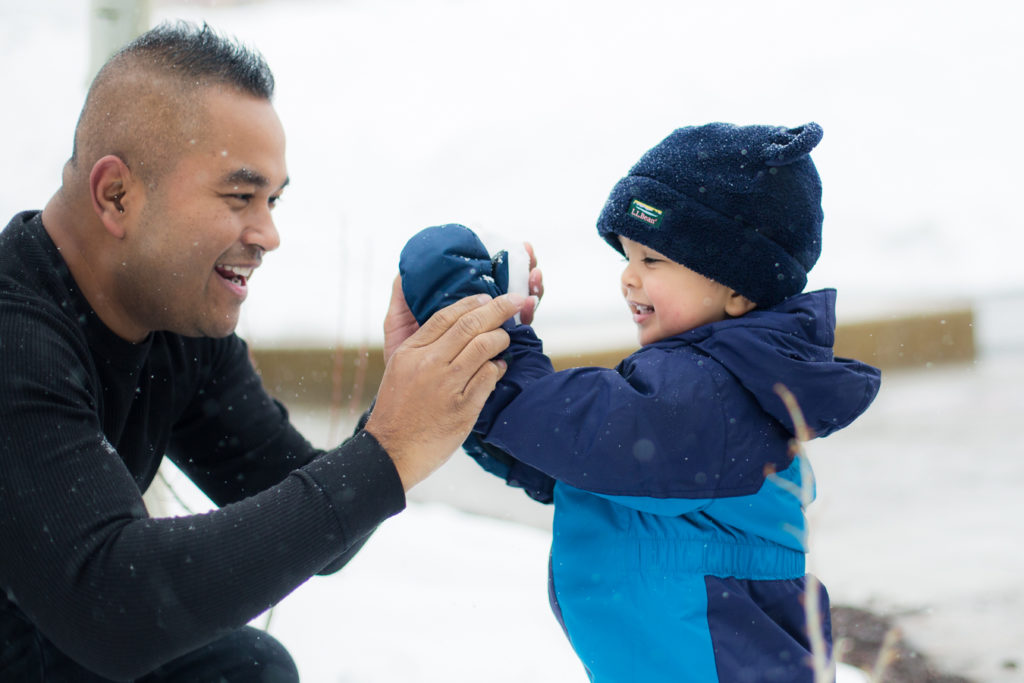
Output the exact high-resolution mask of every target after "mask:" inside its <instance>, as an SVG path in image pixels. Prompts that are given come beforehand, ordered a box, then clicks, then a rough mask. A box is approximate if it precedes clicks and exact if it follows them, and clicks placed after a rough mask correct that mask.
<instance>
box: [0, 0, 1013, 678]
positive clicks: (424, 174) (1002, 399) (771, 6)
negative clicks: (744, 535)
mask: <svg viewBox="0 0 1024 683" xmlns="http://www.w3.org/2000/svg"><path fill="white" fill-rule="evenodd" d="M87 7H88V3H86V2H84V0H49V1H48V2H29V1H28V0H0V63H2V65H3V68H2V69H0V130H3V131H4V132H5V139H4V152H5V161H4V163H3V164H0V215H3V216H4V220H6V217H7V216H9V215H11V214H13V213H14V212H15V211H18V210H21V209H27V208H41V207H42V205H43V204H44V203H45V202H46V200H47V198H48V197H49V195H50V194H51V193H52V191H53V190H54V189H55V188H56V186H57V183H58V181H59V172H60V167H61V165H62V164H63V162H64V160H65V159H66V157H67V155H68V153H69V151H70V143H71V131H72V127H73V125H74V122H75V119H76V117H77V114H78V111H79V108H80V106H81V101H82V97H83V95H84V89H85V85H86V82H87V80H88V74H87V73H86V68H85V62H86V55H87V54H88V45H87V35H88V34H87V30H86V26H87V17H86V9H87ZM625 7H626V4H625V3H614V2H607V1H605V0H520V1H517V2H512V1H511V0H474V1H473V2H470V1H468V0H432V1H431V2H426V1H425V0H347V1H346V2H334V1H329V0H319V1H314V0H291V1H289V2H283V1H281V0H266V1H265V2H222V3H217V2H191V3H189V2H156V3H155V10H154V17H153V18H154V20H159V19H166V18H175V17H182V18H187V19H207V20H208V21H209V22H210V23H211V24H212V25H214V26H215V27H217V28H220V29H223V30H225V31H227V32H229V33H233V34H235V35H238V36H239V37H241V38H242V39H243V40H245V41H247V42H249V43H252V44H254V45H256V46H258V47H259V48H260V49H261V50H262V51H263V52H264V53H265V54H266V55H267V57H268V59H269V60H270V62H271V65H272V66H273V67H274V69H275V72H276V75H277V77H278V82H279V89H278V95H277V106H278V110H279V112H280V114H281V117H282V120H283V122H284V124H285V126H286V129H287V130H288V133H289V171H290V174H291V178H292V181H293V182H292V186H291V187H290V188H289V190H288V193H287V194H286V197H285V199H284V201H283V203H282V204H281V206H280V207H279V209H278V213H277V216H278V226H279V228H280V229H281V232H282V238H283V243H284V245H285V246H284V247H283V248H282V249H281V250H280V251H279V252H278V253H275V254H273V255H271V256H270V257H268V259H267V262H266V265H265V267H264V268H263V269H261V271H260V272H259V273H258V275H257V277H256V279H255V280H254V283H253V287H252V295H251V297H250V301H249V302H248V303H247V306H246V309H247V310H246V313H245V318H244V319H243V324H242V327H241V329H240V331H241V332H243V333H244V334H245V335H246V336H247V337H248V338H249V339H250V341H251V342H252V343H253V344H254V345H265V346H268V345H286V344H296V343H301V344H310V345H323V344H324V343H325V342H326V343H334V342H336V341H339V340H340V341H345V342H362V341H366V340H370V341H373V340H375V339H376V338H377V337H378V335H379V332H378V330H379V325H380V319H381V315H382V313H383V309H384V305H385V301H386V296H387V292H388V283H389V281H390V278H391V276H392V274H393V273H394V270H395V260H396V258H397V254H398V251H399V249H400V247H401V244H402V243H403V242H404V241H405V239H406V238H407V237H408V236H409V235H410V234H412V233H413V232H415V231H416V230H418V229H419V228H421V227H423V226H425V225H430V224H434V223H439V222H446V221H452V220H457V221H461V222H465V223H467V224H470V225H472V226H474V227H476V228H478V229H480V230H482V231H483V232H485V233H487V232H490V233H495V234H498V235H502V236H505V237H508V236H515V237H517V238H519V237H521V238H525V239H530V240H531V241H533V242H534V243H535V245H536V246H537V249H538V252H539V254H540V255H541V259H542V264H543V265H544V267H545V281H546V284H547V286H548V293H547V295H546V296H545V301H544V306H543V307H542V309H541V314H542V320H544V321H546V324H547V325H548V328H547V330H542V334H543V336H544V337H545V340H546V341H547V342H548V344H549V347H550V348H551V349H552V350H554V351H559V352H564V351H566V350H569V349H573V348H578V347H579V346H580V345H581V344H588V345H591V346H593V345H595V343H597V342H600V343H608V344H612V345H614V346H616V347H618V346H620V345H621V344H622V343H623V342H624V341H625V342H628V341H629V340H630V339H631V338H632V331H631V330H630V329H629V327H628V325H622V324H619V323H621V322H622V313H621V310H622V306H621V303H620V302H619V298H618V295H617V291H616V284H615V283H616V277H617V271H618V267H619V264H618V262H617V259H616V256H615V254H614V253H613V252H612V250H610V249H608V248H607V247H606V246H605V245H603V244H602V243H601V242H600V241H599V240H598V239H597V238H596V237H595V236H594V234H593V223H594V219H595V217H596V216H597V213H598V211H599V210H600V207H601V204H602V203H603V201H604V197H605V196H606V194H607V192H608V190H609V189H610V187H611V186H612V184H613V183H614V182H615V181H616V180H617V179H618V177H619V176H620V175H621V174H622V173H623V172H624V171H625V170H626V169H627V168H628V167H629V165H630V164H632V163H633V162H634V161H635V160H636V158H637V157H638V156H639V155H640V153H642V152H643V151H644V150H645V149H646V148H647V147H649V146H650V145H651V144H654V143H655V142H657V141H658V140H659V139H660V138H661V137H663V136H664V135H665V134H666V133H668V132H669V131H670V130H671V129H672V128H674V127H675V126H678V125H684V124H688V123H701V122H704V121H709V120H725V121H735V122H738V123H753V122H758V123H762V122H763V123H784V124H790V125H797V124H800V123H803V122H804V121H807V120H816V121H818V122H819V123H821V124H822V125H823V127H824V129H825V139H824V141H823V142H822V145H821V146H820V148H819V149H818V150H816V151H815V159H816V162H817V164H818V167H819V169H820V170H821V173H822V176H823V179H824V185H825V202H824V203H825V211H826V234H825V253H824V255H823V257H822V260H821V261H820V262H819V264H818V266H817V267H816V269H815V271H814V272H813V273H812V283H811V286H832V285H835V286H838V287H839V289H840V300H839V304H840V316H841V318H842V317H846V318H850V317H871V316H877V315H886V314H888V312H889V311H892V310H900V311H906V310H908V309H912V308H913V307H914V306H917V305H921V304H922V303H923V305H927V306H929V307H935V306H936V305H938V306H941V305H942V304H943V303H944V302H949V301H955V302H956V303H960V302H962V301H966V302H967V303H969V304H972V305H975V306H976V307H977V308H978V310H979V314H980V316H981V317H980V318H979V326H978V329H977V332H978V336H979V339H980V340H981V342H982V343H983V348H984V350H985V354H984V355H983V357H982V358H981V360H980V361H979V362H978V363H977V364H975V365H971V366H960V367H936V368H931V369H922V370H916V371H906V372H901V373H889V374H888V375H887V376H886V377H885V380H884V386H883V390H882V393H881V395H880V396H879V399H878V401H877V402H876V404H875V406H873V407H872V409H871V410H870V411H869V412H868V413H867V414H866V415H865V417H864V418H863V419H862V420H860V421H859V422H857V423H856V424H855V425H854V426H853V427H851V428H850V429H849V430H847V431H845V432H841V433H839V434H837V435H835V436H833V437H831V438H829V439H827V440H823V441H821V442H820V443H813V444H811V446H810V447H809V449H808V450H809V452H810V455H811V457H812V459H813V461H814V464H815V469H816V471H817V474H818V478H819V493H820V498H819V501H818V502H817V503H815V505H814V507H813V508H812V511H813V515H812V517H813V523H814V536H813V552H812V555H811V565H812V568H813V570H814V571H816V572H817V573H818V574H819V575H820V576H821V577H822V579H823V580H824V581H825V583H826V584H827V585H828V587H829V589H830V590H831V592H832V595H833V598H834V600H835V601H836V602H838V603H847V604H854V605H863V606H866V607H869V608H871V609H874V610H876V611H880V612H883V613H890V614H894V615H897V617H898V621H899V623H900V625H901V626H903V627H904V628H905V629H906V631H907V633H908V635H909V636H910V637H911V638H912V639H914V640H916V641H917V642H918V643H919V644H920V645H921V646H922V647H923V649H924V650H925V651H926V652H927V653H928V654H929V655H931V656H934V657H936V658H937V659H938V660H939V661H940V662H941V663H942V664H943V665H944V666H945V667H946V668H948V669H951V670H955V671H959V672H961V673H964V674H968V675H971V676H973V677H975V678H976V679H978V680H979V681H984V682H986V683H987V682H991V683H1017V682H1021V681H1024V626H1021V623H1022V622H1021V619H1020V616H1019V615H1020V613H1021V607H1022V605H1021V602H1022V600H1024V597H1022V590H1021V589H1022V581H1021V576H1024V548H1022V546H1021V543H1020V539H1021V538H1022V531H1024V522H1022V519H1024V502H1022V501H1024V498H1022V496H1021V495H1020V492H1021V491H1022V490H1024V457H1022V456H1024V445H1022V441H1024V440H1022V439H1021V437H1020V432H1021V428H1020V424H1019V423H1020V416H1021V415H1022V414H1024V392H1022V391H1021V390H1020V387H1021V384H1022V382H1024V322H1022V321H1024V307H1022V305H1021V303H1020V297H1021V292H1024V269H1021V268H1020V263H1019V258H1020V257H1019V253H1020V250H1021V246H1024V237H1022V236H1024V230H1021V227H1022V226H1021V220H1020V212H1019V209H1018V206H1017V202H1018V200H1017V196H1018V194H1019V184H1020V170H1019V160H1020V159H1021V157H1022V156H1024V147H1022V146H1024V138H1022V137H1021V136H1019V135H1014V134H1012V133H1013V131H1015V130H1017V128H1018V127H1019V122H1020V120H1022V119H1024V106H1022V104H1021V97H1022V95H1021V90H1020V88H1019V87H1015V86H1012V83H1019V82H1021V80H1024V78H1022V77H1024V74H1022V71H1024V42H1022V41H1020V40H1019V35H1018V34H1019V28H1020V25H1021V19H1022V17H1024V6H1022V5H1020V4H1019V3H1009V2H1003V1H1000V0H979V1H977V2H974V3H972V4H971V8H970V12H964V11H963V9H962V8H961V7H959V6H958V5H955V4H946V5H942V4H936V3H933V2H928V1H927V0H907V1H901V2H895V3H893V2H890V1H887V0H864V1H863V2H858V3H854V4H852V5H851V4H848V3H821V2H816V1H812V0H786V1H784V2H781V3H764V2H760V1H758V0H740V1H739V2H735V3H728V4H723V3H696V2H687V1H684V0H636V1H635V2H632V3H629V5H628V7H629V9H628V10H627V9H625ZM307 302H311V303H308V305H307ZM610 321H614V322H615V324H612V325H609V322H610ZM866 360H870V359H866ZM298 417H299V418H300V419H301V420H302V421H303V422H304V423H305V424H307V425H308V427H309V430H310V436H311V437H312V438H314V439H317V438H323V436H322V435H323V434H325V433H326V431H325V430H326V428H325V427H324V425H323V419H322V417H321V416H319V415H316V414H312V413H310V414H303V415H298ZM466 510H471V511H475V512H480V513H485V514H486V515H489V516H487V517H485V516H481V515H478V514H470V513H468V512H466ZM494 517H499V518H502V519H495V518H494ZM548 519H549V514H548V512H547V511H545V510H544V508H542V507H540V506H534V505H532V504H531V503H530V502H529V501H527V500H525V499H524V498H521V497H520V496H519V494H517V493H516V492H513V491H507V490H505V489H504V488H502V487H501V486H500V485H499V484H497V483H496V482H494V481H493V480H491V479H489V478H487V477H485V476H484V475H482V474H481V473H479V472H476V471H475V470H474V469H473V468H471V467H469V466H468V465H467V463H465V462H464V461H462V460H461V459H458V460H454V461H453V462H451V463H450V464H449V465H447V466H446V467H445V468H444V469H442V471H441V472H440V473H438V475H437V476H436V477H435V478H432V479H431V480H429V481H428V482H425V483H424V484H423V485H421V486H420V487H419V488H418V489H417V490H416V491H415V496H414V502H413V504H412V505H411V507H410V509H409V510H408V511H406V512H405V513H403V514H402V515H400V516H399V517H397V518H396V519H394V520H391V521H390V522H389V523H388V524H386V525H385V526H384V527H383V528H382V529H381V530H380V533H379V534H378V535H377V537H376V538H374V539H373V540H372V542H371V543H370V544H369V545H368V547H367V548H366V549H365V551H364V552H363V553H362V554H361V555H360V556H359V557H358V558H357V559H356V560H355V561H354V562H353V563H352V565H351V566H350V567H348V568H347V569H346V570H345V571H344V572H342V573H341V574H339V575H336V576H334V577H330V578H324V579H315V580H313V581H311V582H309V583H308V584H307V585H305V586H303V587H302V588H301V589H300V590H298V591H297V592H296V593H295V594H294V595H292V596H291V597H289V598H288V599H287V600H286V601H285V602H284V603H283V604H282V605H281V606H280V607H279V608H278V609H277V610H275V612H274V615H273V620H272V623H271V630H272V631H273V632H274V633H275V634H277V635H278V636H279V637H280V638H281V639H282V640H284V641H285V643H286V644H287V645H288V647H289V648H290V649H291V650H292V651H293V652H294V653H295V654H296V656H297V657H298V660H299V663H300V666H301V668H302V671H303V673H304V675H305V678H306V680H309V681H312V682H314V683H319V682H320V681H334V682H340V681H393V680H416V681H455V682H457V681H478V680H488V681H499V682H500V681H517V682H518V681H523V680H536V681H538V682H543V681H551V682H555V681H559V682H561V681H574V680H582V675H581V673H580V669H579V667H578V665H577V664H576V661H575V659H574V657H573V656H572V653H571V652H570V650H569V649H568V647H567V645H566V643H565V640H564V638H563V636H562V635H561V633H560V631H559V630H558V627H557V626H556V624H555V621H554V619H553V618H552V617H551V616H550V614H549V612H548V607H547V603H546V596H545V583H544V582H545V571H546V554H547V545H548V540H547V534H546V532H545V529H544V527H545V524H546V523H547V520H548ZM523 653H529V656H528V657H527V656H525V655H524V654H523Z"/></svg>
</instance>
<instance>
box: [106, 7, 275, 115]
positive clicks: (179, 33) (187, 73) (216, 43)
mask: <svg viewBox="0 0 1024 683" xmlns="http://www.w3.org/2000/svg"><path fill="white" fill-rule="evenodd" d="M126 56H134V57H136V58H138V57H143V58H145V59H149V60H151V63H152V65H153V66H155V67H158V68H162V69H164V70H172V69H173V70H180V73H181V75H182V77H183V78H187V79H195V80H196V81H197V82H199V83H207V84H209V83H224V84H228V85H233V86H235V87H236V88H238V89H239V90H242V91H243V92H247V93H250V94H252V95H255V96H257V97H261V98H264V99H267V100H269V99H271V98H272V97H273V95H274V74H273V73H272V72H271V71H270V67H269V66H268V65H267V62H266V60H265V59H264V58H263V55H261V54H260V53H259V52H258V51H256V50H254V49H251V48H249V47H246V46H245V45H243V44H241V43H239V42H238V41H236V40H233V39H230V38H226V37H224V36H221V35H219V34H218V33H217V32H216V31H214V30H213V29H212V28H211V27H210V26H209V25H208V24H206V23H204V24H203V25H202V26H197V25H196V24H192V23H190V22H186V21H177V22H165V23H162V24H160V25H158V26H156V27H155V28H153V29H150V30H149V31H147V32H146V33H143V34H142V35H141V36H139V37H138V38H136V39H135V40H133V41H132V42H131V43H129V44H128V45H126V46H125V47H123V48H122V49H121V50H120V51H119V52H118V53H117V55H115V56H114V57H113V58H112V61H114V60H117V59H119V58H122V57H126Z"/></svg>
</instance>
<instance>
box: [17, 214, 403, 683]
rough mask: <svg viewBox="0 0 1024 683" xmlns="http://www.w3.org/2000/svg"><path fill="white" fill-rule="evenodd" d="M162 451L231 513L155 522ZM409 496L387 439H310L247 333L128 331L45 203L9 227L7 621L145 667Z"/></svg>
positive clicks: (121, 670)
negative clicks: (74, 271) (143, 334)
mask: <svg viewBox="0 0 1024 683" xmlns="http://www.w3.org/2000/svg"><path fill="white" fill-rule="evenodd" d="M164 455H166V456H168V457H169V458H171V460H173V461H174V463H175V464H176V465H178V466H179V467H180V468H181V469H182V470H183V471H184V472H185V473H186V474H187V475H188V476H189V477H190V478H191V479H192V480H193V481H194V482H195V483H196V484H197V485H198V486H199V488H200V489H202V490H203V491H204V492H205V493H206V494H207V495H208V496H209V497H210V498H211V500H213V501H214V502H215V503H216V504H217V505H218V506H219V508H218V509H216V510H214V511H211V512H209V513H205V514H197V515H190V516H186V517H176V518H166V519H157V518H152V517H150V516H149V515H148V513H147V511H146V508H145V506H144V504H143V500H142V492H144V491H145V490H146V488H147V487H148V486H149V484H150V483H151V482H152V480H153V478H154V477H155V475H156V471H157V468H158V467H159V465H160V462H161V460H162V458H163V457H164ZM404 505H405V497H404V493H403V490H402V486H401V482H400V480H399V477H398V474H397V472H396V471H395V468H394V465H393V463H392V461H391V459H390V458H389V457H388V455H387V453H386V452H385V451H384V450H383V449H382V448H381V446H380V444H378V443H377V441H376V440H375V439H374V438H373V437H372V436H371V435H370V434H369V433H367V432H362V431H360V432H357V433H356V435H355V436H354V437H353V438H351V439H350V440H348V441H346V442H345V443H343V444H342V445H341V446H339V447H338V448H336V449H334V450H331V451H327V452H323V451H319V450H316V449H314V448H313V447H312V446H311V445H310V444H309V442H307V441H306V440H305V439H304V438H303V437H302V436H301V435H300V434H299V433H298V432H297V431H296V430H295V429H294V428H293V427H292V425H291V424H290V422H289V420H288V416H287V413H286V411H285V409H284V407H283V406H281V405H280V404H278V403H277V402H276V401H274V400H273V399H272V398H270V397H269V396H268V395H267V393H266V392H265V390H264V389H263V387H262V384H261V382H260V379H259V377H258V375H257V374H256V372H255V371H254V369H253V367H252V364H251V363H250V361H249V357H248V352H247V349H246V346H245V344H244V342H243V341H242V340H240V339H239V338H238V337H236V336H234V335H232V336H229V337H226V338H223V339H197V338H188V337H183V336H180V335H176V334H171V333H164V332H157V333H153V334H150V335H149V336H148V337H147V339H146V340H144V341H143V342H141V343H138V344H133V343H130V342H127V341H125V340H123V339H121V338H119V337H118V336H117V335H115V334H114V333H113V332H112V331H111V330H109V329H108V328H107V327H106V326H105V325H104V324H103V323H102V322H101V321H100V320H99V318H98V317H97V316H96V314H95V313H94V312H93V311H92V310H91V308H90V307H89V305H88V302H87V301H86V300H85V298H84V296H82V294H81V292H80V291H79V289H78V287H77V286H76V285H75V282H74V280H73V278H72V277H71V274H70V272H69V270H68V268H67V266H66V264H65V263H64V261H63V259H62V258H61V255H60V252H59V250H58V249H57V248H56V246H55V245H54V244H53V242H52V241H51V239H50V238H49V236H48V234H47V233H46V231H45V229H44V228H43V224H42V220H41V215H40V214H39V213H38V212H25V213H21V214H19V215H17V216H15V217H14V219H13V220H12V221H11V222H10V224H8V226H7V228H6V229H5V230H4V231H3V232H2V233H0V588H2V589H3V591H4V593H5V594H6V599H5V598H4V597H3V594H0V634H3V633H5V632H6V633H10V632H12V631H14V630H17V629H19V628H20V629H25V628H29V629H38V631H39V633H41V634H42V635H43V636H44V637H45V638H47V639H49V640H50V641H51V642H53V643H54V644H55V645H56V646H57V647H58V648H59V649H61V650H62V651H64V652H65V653H66V654H68V655H69V656H70V657H72V658H73V659H75V660H77V661H78V662H79V663H81V664H82V665H84V666H86V667H87V668H90V669H93V670H95V671H96V672H97V673H100V674H102V675H105V676H108V677H111V678H130V677H135V676H138V675H141V674H143V673H145V672H147V671H149V670H151V669H153V668H155V667H156V666H158V665H160V664H161V663H163V662H166V661H168V660H170V659H172V658H174V657H176V656H179V655H181V654H183V653H185V652H188V651H190V650H192V649H194V648H196V647H198V646H200V645H202V644H204V643H206V642H209V641H211V640H213V639H214V638H216V637H218V636H219V635H222V634H223V633H225V632H226V631H227V630H229V629H232V628H237V627H239V626H242V625H244V624H245V623H247V622H248V621H249V620H251V619H252V618H253V617H255V616H257V615H258V614H259V613H260V612H262V611H263V610H265V609H266V608H267V607H269V606H270V605H272V604H274V603H276V602H277V601H279V600H280V599H281V598H283V597H284V596H285V595H287V594H288V593H290V592H291V591H292V590H294V589H295V588H296V587H298V586H299V585H300V584H302V583H303V582H304V581H305V580H306V579H308V578H309V577H310V576H312V575H313V574H316V573H318V572H326V571H331V570H334V569H337V568H338V567H339V566H341V564H343V563H344V562H345V561H346V560H347V559H348V557H349V556H351V555H352V554H354V552H355V551H356V550H358V548H359V547H360V546H361V544H362V543H363V542H365V539H366V538H367V537H368V535H369V534H370V533H372V531H373V530H374V529H375V528H376V527H377V525H379V524H380V523H381V522H382V521H383V520H384V519H386V518H387V517H389V516H391V515H394V514H395V513H397V512H399V511H400V510H401V509H402V508H403V507H404Z"/></svg>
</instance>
